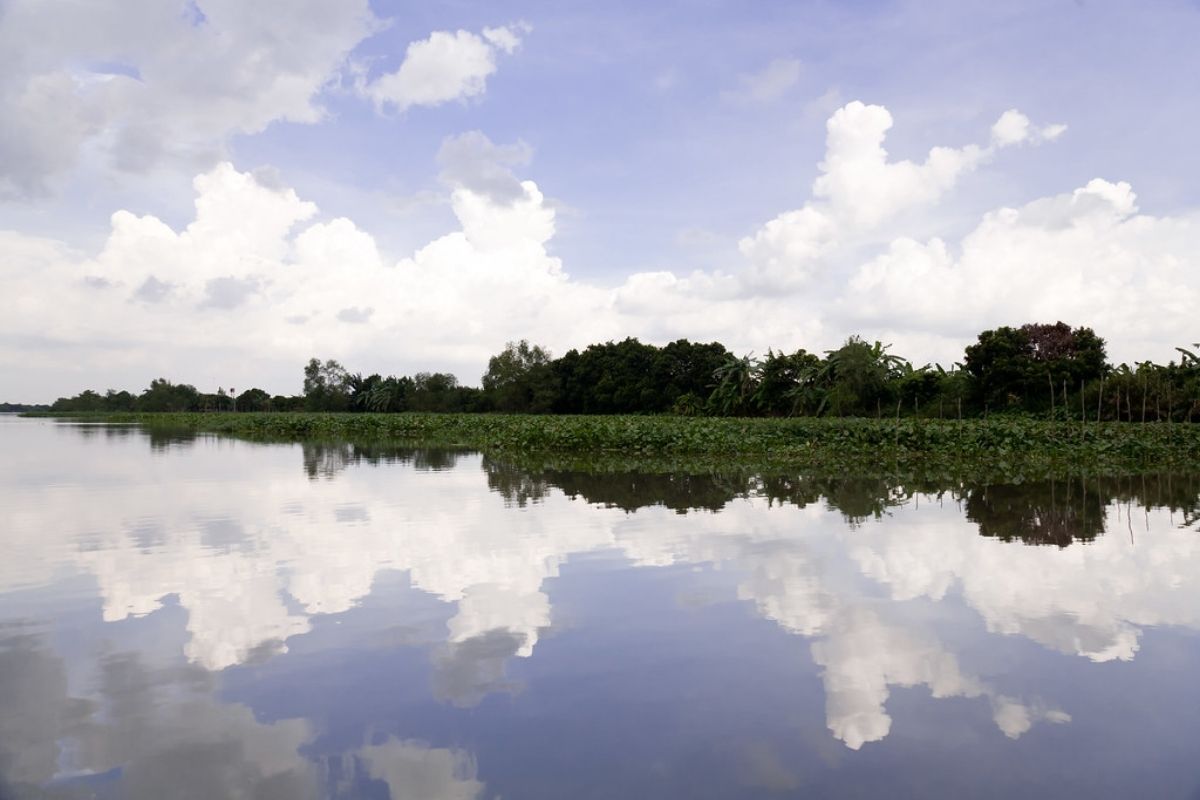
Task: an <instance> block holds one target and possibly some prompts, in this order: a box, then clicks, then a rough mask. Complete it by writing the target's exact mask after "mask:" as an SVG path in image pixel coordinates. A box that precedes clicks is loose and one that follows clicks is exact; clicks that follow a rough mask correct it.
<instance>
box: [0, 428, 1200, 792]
mask: <svg viewBox="0 0 1200 800" xmlns="http://www.w3.org/2000/svg"><path fill="white" fill-rule="evenodd" d="M0 447H2V448H3V451H2V452H3V453H4V458H3V460H2V462H0V514H2V520H3V525H2V528H0V537H2V538H0V548H2V549H0V553H2V555H3V557H2V558H0V797H2V798H10V797H14V798H16V797H20V798H24V797H56V798H57V797H64V798H76V797H80V798H82V797H101V798H123V797H131V798H166V797H171V798H191V797H196V798H220V797H253V798H324V797H337V798H344V797H363V798H387V797H391V798H394V799H395V800H400V799H401V798H404V799H406V800H407V799H408V798H422V799H423V800H429V799H430V798H432V799H434V800H437V799H440V798H454V799H455V800H457V799H459V798H464V799H465V798H501V797H503V798H507V799H509V800H513V799H517V798H556V799H557V798H593V797H594V798H640V797H654V798H734V797H736V798H787V797H806V798H808V797H833V798H840V797H880V796H888V797H914V798H916V797H921V798H938V797H946V798H952V797H953V798H959V797H997V798H999V797H1005V798H1008V797H1013V796H1024V797H1063V796H1068V797H1080V796H1090V797H1114V798H1116V797H1130V796H1134V795H1140V796H1145V797H1156V798H1158V797H1162V798H1170V797H1177V798H1196V797H1200V768H1198V767H1197V760H1196V755H1197V748H1198V747H1200V745H1198V744H1197V742H1200V714H1197V712H1198V711H1200V687H1198V684H1200V681H1198V680H1197V676H1198V675H1200V635H1198V634H1197V630H1198V629H1200V530H1198V528H1200V516H1198V513H1200V476H1195V475H1192V476H1188V475H1152V476H1138V477H1087V478H1081V477H1074V478H1071V479H1067V478H1063V479H1060V480H1056V481H1035V482H1026V483H1023V484H1020V485H991V486H988V485H974V484H971V483H970V482H962V481H959V482H953V483H950V484H944V485H939V484H933V485H917V484H912V483H910V484H909V485H905V484H904V483H898V482H890V481H886V480H844V479H843V480H839V479H834V478H816V477H811V476H803V475H751V474H745V473H737V472H730V473H728V474H709V475H645V474H636V473H630V472H605V473H589V472H579V471H562V470H556V469H553V468H551V467H540V468H538V469H531V468H529V467H528V465H526V466H524V467H518V466H515V465H512V464H506V463H503V462H498V461H495V460H492V459H489V458H487V457H484V456H481V455H479V454H477V453H460V452H446V451H428V450H425V451H423V450H405V449H399V448H392V447H383V446H378V447H360V446H353V445H323V444H306V445H300V444H289V445H276V444H257V443H250V442H244V441H235V440H230V439H222V438H217V437H213V436H205V435H200V436H195V435H193V436H173V435H166V434H150V433H147V432H144V431H141V430H140V429H136V428H128V427H108V426H87V425H83V426H81V425H67V424H59V423H55V422H52V421H47V420H24V419H17V418H14V417H3V418H0Z"/></svg>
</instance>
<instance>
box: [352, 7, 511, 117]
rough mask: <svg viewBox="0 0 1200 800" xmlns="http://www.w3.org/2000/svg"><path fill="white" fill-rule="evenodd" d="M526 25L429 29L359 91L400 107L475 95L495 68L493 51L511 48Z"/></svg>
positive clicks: (379, 102) (387, 105) (507, 51)
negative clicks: (394, 67) (476, 30)
mask: <svg viewBox="0 0 1200 800" xmlns="http://www.w3.org/2000/svg"><path fill="white" fill-rule="evenodd" d="M528 30H529V27H528V26H527V25H523V24H517V25H510V26H507V27H501V28H485V29H484V30H483V34H482V35H479V34H475V33H471V32H470V31H464V30H458V31H454V32H453V33H451V32H449V31H434V32H433V33H431V34H430V35H429V38H427V39H422V40H420V41H417V42H413V43H412V44H410V45H409V46H408V50H407V51H406V52H405V54H404V61H403V62H402V63H401V64H400V67H399V68H398V69H397V70H396V71H395V72H389V73H385V74H383V75H381V76H379V77H377V78H375V79H373V80H370V81H364V82H362V83H361V84H360V86H359V91H360V92H361V93H362V94H363V95H364V96H366V97H368V98H370V99H371V100H372V101H373V102H374V103H375V105H376V106H377V107H379V108H381V109H383V108H394V109H395V110H396V111H401V112H402V111H405V110H407V109H409V108H411V107H412V106H438V105H442V104H443V103H448V102H450V101H452V100H467V99H470V98H472V97H477V96H478V95H481V94H483V92H484V90H485V89H486V88H487V79H488V78H489V77H491V76H492V74H493V73H495V71H496V56H497V55H498V54H499V53H504V54H506V55H507V54H511V53H513V52H514V51H515V50H516V49H517V47H518V46H519V45H520V43H521V36H522V35H524V34H525V33H527V32H528Z"/></svg>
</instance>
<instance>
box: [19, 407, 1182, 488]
mask: <svg viewBox="0 0 1200 800" xmlns="http://www.w3.org/2000/svg"><path fill="white" fill-rule="evenodd" d="M26 416H31V417H45V418H56V419H68V420H70V419H73V420H87V421H90V422H104V423H124V424H131V423H133V424H138V425H142V426H144V427H146V428H147V429H150V430H152V431H153V430H159V431H164V430H174V431H195V432H210V433H219V434H226V435H231V436H235V437H239V438H246V439H255V440H272V441H308V440H323V441H328V440H343V441H355V442H364V441H381V440H385V441H391V442H407V443H412V444H418V445H425V446H450V447H465V448H471V449H477V450H481V451H483V452H488V453H495V454H503V455H506V456H508V457H513V456H518V455H522V454H523V455H526V456H529V455H536V454H546V455H554V456H557V457H563V456H566V457H568V459H583V460H585V461H598V462H608V463H610V464H620V463H623V462H628V461H634V462H645V461H651V462H655V463H657V464H658V465H659V466H660V467H661V468H667V467H670V466H671V465H672V464H676V463H678V464H680V465H685V464H695V465H700V466H705V465H707V466H709V467H713V466H721V465H737V466H743V467H744V466H754V465H762V466H764V467H766V466H770V467H778V468H795V469H805V470H817V471H823V472H835V473H838V472H844V473H854V474H862V473H891V472H900V473H911V472H921V473H928V472H937V473H944V474H959V473H971V474H981V473H982V474H990V475H1003V476H1011V477H1015V478H1017V479H1019V478H1021V477H1022V476H1024V475H1036V474H1052V473H1058V472H1064V471H1070V472H1078V471H1081V470H1083V471H1089V472H1106V473H1115V472H1142V471H1146V470H1162V469H1180V470H1200V425H1188V424H1179V423H1175V424H1172V423H1136V422H1134V423H1128V422H1102V423H1096V422H1087V423H1079V422H1059V421H1047V420H1038V419H1032V418H1028V417H1009V416H992V417H991V418H988V419H966V420H937V419H916V418H901V419H898V420H897V419H887V418H885V419H872V418H811V417H807V418H730V417H676V416H616V415H614V416H585V415H532V414H529V415H525V414H511V415H510V414H454V413H445V414H443V413H411V412H410V413H396V414H370V413H367V414H355V413H344V414H330V413H308V412H293V413H271V412H248V413H195V412H160V413H153V412H152V413H74V414H61V413H59V414H56V413H46V412H34V413H30V414H27V415H26Z"/></svg>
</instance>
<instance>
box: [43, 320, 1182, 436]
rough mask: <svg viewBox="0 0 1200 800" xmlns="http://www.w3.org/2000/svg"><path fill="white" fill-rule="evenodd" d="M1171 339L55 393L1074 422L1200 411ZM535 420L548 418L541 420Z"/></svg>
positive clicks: (574, 357)
mask: <svg viewBox="0 0 1200 800" xmlns="http://www.w3.org/2000/svg"><path fill="white" fill-rule="evenodd" d="M1194 347H1197V348H1200V345H1195V346H1194ZM1178 350H1179V353H1180V356H1181V357H1180V360H1179V361H1178V363H1177V362H1175V361H1171V362H1170V363H1168V364H1166V365H1159V364H1154V363H1151V362H1149V361H1144V362H1141V363H1137V364H1135V365H1133V366H1130V365H1128V364H1121V365H1117V366H1113V365H1111V364H1109V363H1108V361H1107V357H1106V354H1105V345H1104V340H1103V339H1101V338H1100V337H1099V336H1097V335H1096V334H1095V333H1094V332H1093V331H1092V330H1091V329H1089V328H1071V327H1070V326H1069V325H1067V324H1065V323H1062V322H1058V323H1055V324H1052V325H1049V324H1029V325H1023V326H1021V327H1019V328H1011V327H1002V328H997V329H995V330H988V331H984V332H983V333H981V334H979V336H978V340H977V342H975V343H974V344H972V345H971V346H969V347H967V348H966V351H965V353H964V356H963V361H962V363H961V364H954V365H953V366H951V367H950V368H949V369H945V368H943V367H941V366H930V365H928V364H926V365H924V366H920V367H915V366H914V365H913V363H912V362H910V361H908V360H907V359H905V358H902V357H900V356H898V355H896V354H894V353H892V352H890V347H889V346H888V345H886V344H884V343H882V342H868V341H866V340H863V339H861V338H859V337H855V336H852V337H850V338H849V339H848V340H846V342H845V343H844V344H843V345H842V346H841V347H839V348H837V349H836V350H829V351H826V352H825V354H824V355H823V356H821V355H817V354H815V353H810V352H808V351H806V350H803V349H800V350H796V351H794V352H791V353H787V352H783V351H781V352H775V351H774V350H769V351H768V352H767V354H766V355H765V356H763V357H761V358H755V357H753V355H743V356H737V355H734V354H733V353H731V352H730V351H729V350H728V349H727V348H726V347H725V346H724V345H722V344H720V343H719V342H711V343H708V344H699V343H694V342H690V341H688V340H686V339H680V340H678V341H675V342H672V343H670V344H668V345H666V346H664V347H656V346H654V345H649V344H643V343H642V342H639V341H638V340H636V339H625V340H624V341H621V342H606V343H603V344H594V345H591V346H589V347H587V348H584V349H583V350H581V351H580V350H571V351H568V352H567V353H566V354H565V355H563V356H562V357H560V358H553V357H551V355H550V353H549V352H548V351H546V350H545V349H543V348H541V347H538V346H536V345H531V344H530V343H529V342H526V341H520V342H512V343H509V345H508V346H507V347H506V348H505V349H504V351H503V352H501V353H499V354H497V355H495V356H493V357H492V358H491V360H490V361H489V362H488V368H487V372H486V373H485V374H484V375H483V377H482V379H481V384H482V385H481V387H479V388H477V387H472V386H462V385H460V384H459V382H458V379H457V378H456V377H455V376H454V375H451V374H449V373H444V372H421V373H417V374H416V375H413V376H411V377H409V376H400V377H397V376H388V377H386V378H385V377H382V376H380V375H377V374H375V375H369V376H367V377H363V376H362V375H361V374H357V373H351V372H350V371H349V370H347V369H346V368H345V367H344V366H342V365H341V364H339V363H338V362H337V361H332V360H327V361H324V362H322V361H320V360H318V359H315V358H314V359H312V360H310V361H309V362H308V364H307V365H306V366H305V367H304V383H303V394H302V395H299V396H291V397H289V396H284V395H275V396H271V395H269V394H268V393H267V392H265V391H263V390H261V389H248V390H245V391H243V392H242V393H241V394H235V392H234V390H233V389H229V390H225V389H218V390H217V391H216V393H213V394H204V393H201V392H199V391H197V390H196V389H195V388H194V387H192V386H189V385H186V384H173V383H171V382H170V381H168V380H165V379H158V380H155V381H153V382H152V383H151V385H150V387H149V388H147V389H146V390H145V391H143V392H142V393H141V394H140V395H136V396H135V395H133V394H131V393H129V392H126V391H115V390H109V391H108V392H107V393H105V394H100V393H99V392H95V391H86V392H83V393H82V394H79V395H77V396H75V397H70V398H60V399H59V400H58V401H56V402H55V403H54V405H53V406H52V407H51V409H52V410H53V411H56V412H72V413H74V412H81V411H82V412H96V411H100V412H121V411H135V412H145V411H241V412H280V411H310V412H356V413H371V412H374V413H402V412H412V411H433V412H449V413H479V412H501V413H521V414H546V413H553V414H564V415H567V414H570V415H577V414H673V415H676V416H687V417H793V418H794V417H821V418H828V417H866V418H875V419H877V420H882V419H892V420H893V421H898V420H903V419H927V420H959V419H964V418H966V419H970V418H985V419H986V418H991V417H995V416H998V415H1003V416H1009V415H1018V416H1036V417H1038V418H1041V419H1045V420H1057V421H1059V422H1062V423H1068V422H1077V423H1079V424H1081V425H1082V424H1083V423H1085V422H1100V421H1113V422H1116V421H1126V422H1169V423H1175V422H1180V423H1184V422H1192V421H1194V420H1196V419H1197V418H1200V353H1198V352H1197V351H1196V350H1195V349H1188V348H1178ZM580 424H581V425H582V423H580ZM538 427H539V429H543V430H547V429H549V428H551V427H553V426H551V425H550V424H549V423H547V422H544V421H543V422H539V423H538ZM576 427H578V426H576ZM695 427H696V426H691V428H692V429H695ZM929 430H936V428H929ZM903 435H904V434H903V432H902V433H901V438H902V437H903ZM883 438H885V439H886V438H887V436H883ZM892 438H893V440H894V439H895V438H896V437H894V436H893V437H892Z"/></svg>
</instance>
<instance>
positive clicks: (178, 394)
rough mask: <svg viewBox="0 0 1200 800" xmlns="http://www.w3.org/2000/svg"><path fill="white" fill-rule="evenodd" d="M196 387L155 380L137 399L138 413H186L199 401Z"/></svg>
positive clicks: (163, 379)
mask: <svg viewBox="0 0 1200 800" xmlns="http://www.w3.org/2000/svg"><path fill="white" fill-rule="evenodd" d="M199 397H200V393H199V392H197V391H196V387H194V386H190V385H188V384H186V383H181V384H173V383H171V382H170V381H169V380H167V379H166V378H155V379H154V380H152V381H150V386H149V388H147V389H146V390H144V391H143V392H142V394H141V396H140V397H139V398H138V401H137V407H138V411H187V410H189V409H190V408H192V407H193V406H194V405H195V404H196V402H197V401H198V400H199Z"/></svg>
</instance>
